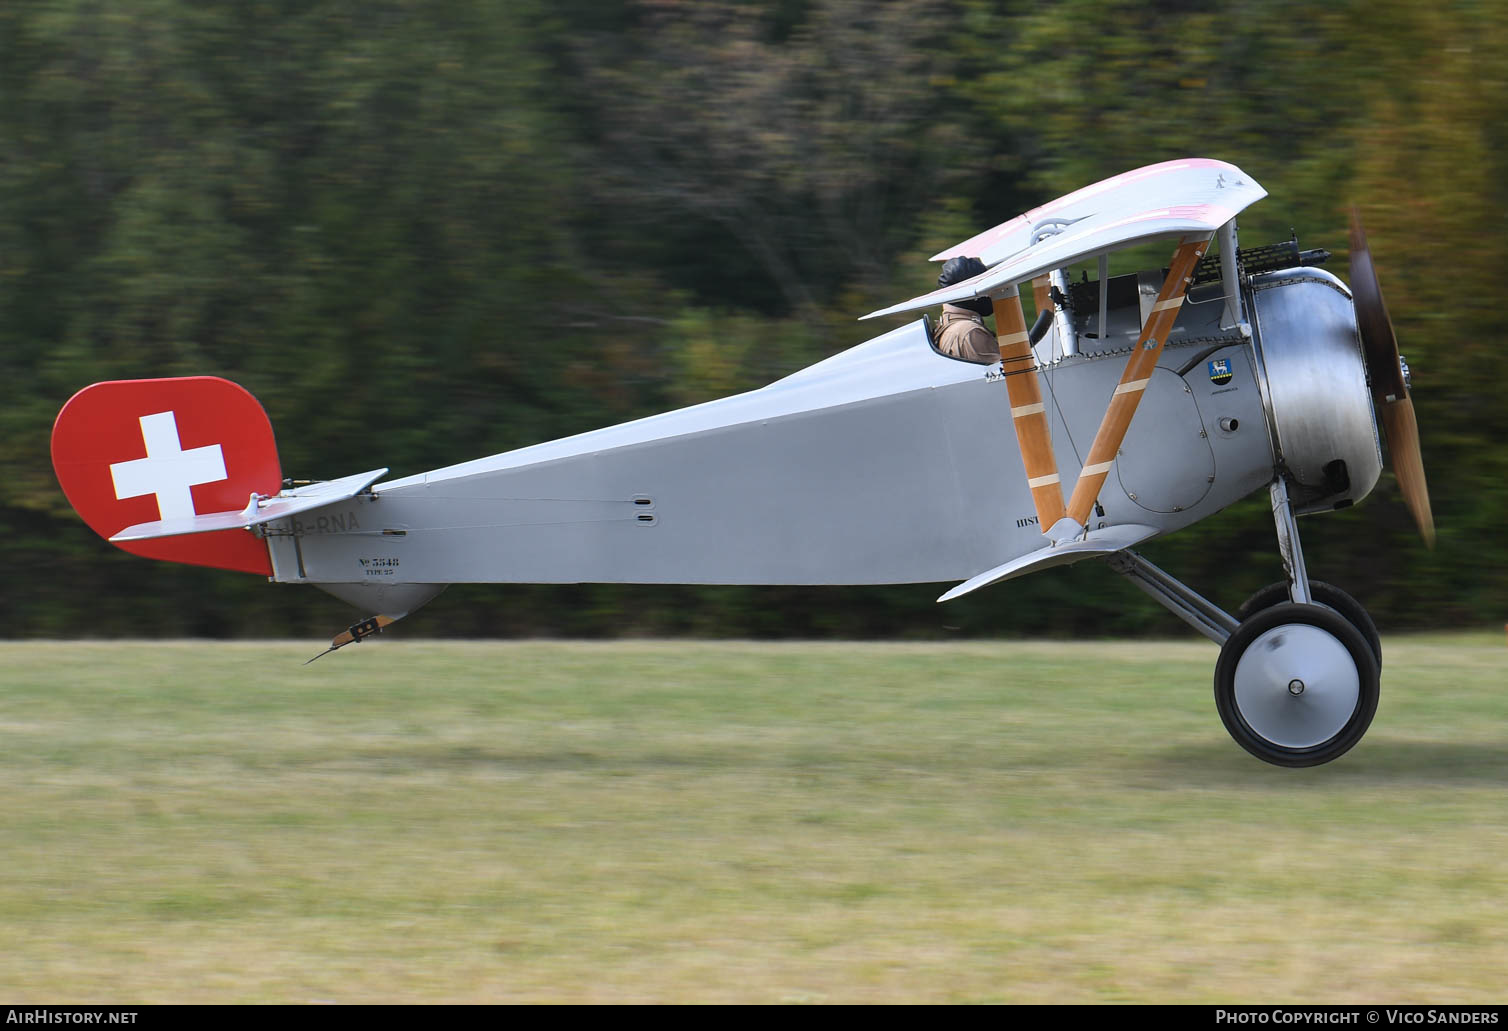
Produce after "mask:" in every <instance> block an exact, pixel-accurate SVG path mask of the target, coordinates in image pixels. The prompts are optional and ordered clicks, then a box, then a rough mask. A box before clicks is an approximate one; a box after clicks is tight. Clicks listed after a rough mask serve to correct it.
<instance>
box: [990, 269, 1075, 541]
mask: <svg viewBox="0 0 1508 1031" xmlns="http://www.w3.org/2000/svg"><path fill="white" fill-rule="evenodd" d="M1044 293H1045V291H1044ZM1040 303H1041V302H1039V304H1040ZM1048 303H1049V304H1050V303H1051V302H1050V301H1049V302H1048ZM994 304H995V332H996V337H995V339H996V342H997V343H999V345H1000V371H1001V372H1003V373H1004V374H1005V392H1006V396H1007V397H1008V398H1009V399H1010V402H1011V422H1013V423H1014V424H1015V426H1016V441H1017V442H1018V443H1019V444H1020V445H1021V464H1022V465H1023V466H1025V467H1026V485H1027V486H1028V487H1030V488H1031V492H1032V504H1033V505H1035V506H1036V508H1037V523H1038V524H1039V525H1040V526H1041V527H1042V532H1043V533H1046V532H1047V528H1048V527H1050V526H1052V525H1054V524H1055V523H1057V522H1058V520H1060V519H1062V518H1063V511H1064V510H1063V485H1062V484H1061V483H1060V482H1059V480H1058V462H1057V459H1056V458H1054V457H1053V453H1052V436H1051V434H1050V432H1049V429H1048V425H1047V409H1046V407H1045V406H1044V405H1043V404H1042V384H1041V383H1040V382H1038V380H1037V356H1036V354H1035V353H1033V351H1032V345H1031V338H1030V335H1029V334H1028V333H1027V331H1026V313H1025V312H1023V311H1022V310H1021V291H1020V290H1019V289H1018V288H1017V287H1016V285H1015V284H1014V283H1013V284H1011V285H1010V286H1009V287H1008V288H1007V289H1006V291H1005V292H1003V293H1002V294H1001V295H1000V296H997V297H995V298H994ZM1039 310H1042V311H1046V310H1047V309H1046V307H1042V308H1040V309H1039Z"/></svg>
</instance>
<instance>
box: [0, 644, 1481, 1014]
mask: <svg viewBox="0 0 1508 1031" xmlns="http://www.w3.org/2000/svg"><path fill="white" fill-rule="evenodd" d="M1384 648H1385V650H1386V665H1385V671H1384V676H1383V696H1382V704H1381V706H1380V708H1379V711H1378V716H1377V719H1376V722H1375V723H1374V724H1373V726H1372V730H1371V732H1370V733H1369V734H1368V736H1367V737H1366V738H1365V739H1364V740H1363V741H1362V743H1361V744H1360V745H1359V746H1358V747H1357V748H1356V749H1355V750H1354V751H1353V752H1352V753H1350V754H1349V755H1347V756H1345V757H1343V758H1342V759H1341V760H1339V761H1338V762H1336V763H1333V764H1331V765H1329V766H1324V767H1319V768H1316V769H1310V770H1284V769H1278V768H1275V767H1270V766H1266V765H1264V764H1262V763H1260V762H1258V761H1257V760H1255V759H1253V758H1251V757H1249V756H1248V755H1247V754H1246V753H1245V752H1243V751H1241V749H1240V748H1239V747H1238V746H1237V745H1236V744H1235V743H1234V742H1232V741H1231V740H1230V739H1229V738H1228V737H1227V736H1226V734H1225V731H1224V729H1223V728H1222V727H1221V725H1220V722H1219V718H1218V716H1217V715H1216V714H1215V709H1214V703H1213V700H1212V697H1211V689H1210V672H1211V668H1212V665H1213V662H1214V659H1215V648H1214V647H1213V646H1212V645H1209V644H1206V643H1203V642H1198V641H1188V642H1178V643H1073V644H1063V643H1030V644H1028V643H999V644H983V643H970V644H957V645H910V644H903V645H888V644H882V645H874V644H721V643H674V642H667V643H661V642H645V643H603V644H598V643H593V644H580V643H435V644H429V643H411V642H385V641H379V642H372V643H368V644H364V645H362V646H361V647H359V648H348V649H346V650H344V651H342V652H340V653H339V654H337V655H332V656H329V657H327V658H325V659H322V660H321V661H320V662H318V663H316V664H315V665H313V666H309V667H304V666H301V665H300V663H301V662H303V660H304V659H306V658H308V657H309V655H311V654H312V653H313V651H314V650H317V649H315V648H314V647H312V646H311V645H310V644H309V643H307V642H301V643H297V644H210V643H47V644H32V643H6V644H0V659H3V672H0V687H3V690H0V789H3V791H4V803H3V809H0V814H3V815H0V1000H4V1001H5V1002H7V1003H20V1002H28V1003H36V1002H44V1001H53V1002H75V1003H78V1002H135V1003H152V1002H213V1003H219V1002H225V1003H232V1002H290V1003H305V1002H316V1001H333V1002H429V1001H449V1002H515V1001H585V1002H625V1001H632V1002H637V1001H644V1002H665V1001H676V1002H684V1001H705V1002H763V1001H768V1002H787V1001H811V1002H883V1001H914V1002H972V1001H1006V1002H1098V1001H1106V1002H1119V1001H1155V1002H1215V1001H1233V1002H1242V1001H1244V1002H1258V1001H1269V1002H1301V1001H1309V1002H1369V1003H1380V1002H1456V1003H1462V1002H1502V1001H1503V1000H1504V997H1505V995H1508V990H1505V987H1504V984H1505V971H1508V791H1505V789H1508V644H1505V641H1504V638H1503V636H1502V635H1501V634H1480V635H1457V636H1450V637H1443V636H1441V637H1418V638H1398V639H1388V640H1385V641H1384Z"/></svg>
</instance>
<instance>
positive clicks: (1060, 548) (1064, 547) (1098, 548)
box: [937, 523, 1159, 601]
mask: <svg viewBox="0 0 1508 1031" xmlns="http://www.w3.org/2000/svg"><path fill="white" fill-rule="evenodd" d="M1158 533H1159V531H1158V530H1157V528H1156V527H1152V526H1140V525H1138V524H1136V523H1127V524H1124V525H1121V526H1107V527H1105V528H1104V529H1102V530H1090V531H1089V533H1088V535H1087V536H1085V537H1084V538H1083V539H1082V540H1076V541H1068V542H1065V543H1063V544H1049V545H1048V546H1047V547H1045V548H1038V549H1037V550H1036V551H1033V552H1031V553H1030V554H1027V555H1022V556H1021V557H1020V558H1014V559H1011V560H1010V561H1009V562H1006V563H1004V564H1002V565H998V566H996V567H995V568H994V569H987V570H985V571H984V572H983V573H980V574H979V575H978V576H976V577H972V578H971V579H968V580H965V581H964V582H963V583H961V584H959V585H958V586H957V587H955V588H953V589H952V590H951V591H949V592H948V593H947V594H944V595H943V596H942V597H941V598H938V599H937V600H938V601H952V600H953V599H954V598H961V597H963V596H964V595H965V594H968V593H970V592H971V591H977V590H979V588H981V587H988V586H989V585H990V584H993V583H999V582H1000V581H1001V580H1013V579H1015V578H1016V577H1018V576H1025V575H1026V574H1027V573H1035V572H1036V571H1037V570H1039V569H1050V568H1051V567H1053V566H1066V565H1068V564H1069V563H1072V562H1078V561H1080V560H1081V559H1086V558H1094V557H1095V556H1098V555H1113V554H1114V553H1115V552H1117V551H1124V550H1126V549H1127V548H1130V547H1134V546H1135V545H1137V544H1140V543H1141V542H1142V541H1144V540H1146V539H1147V538H1149V537H1155V536H1156V535H1157V534H1158Z"/></svg>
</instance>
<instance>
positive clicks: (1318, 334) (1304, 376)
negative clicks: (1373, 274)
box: [1247, 268, 1382, 513]
mask: <svg viewBox="0 0 1508 1031" xmlns="http://www.w3.org/2000/svg"><path fill="white" fill-rule="evenodd" d="M1247 289H1248V290H1249V294H1248V298H1249V304H1248V310H1249V311H1251V312H1252V337H1253V345H1254V350H1255V352H1256V359H1257V374H1258V375H1257V378H1258V382H1259V384H1260V386H1261V390H1262V405H1263V408H1264V409H1265V410H1266V415H1267V425H1268V429H1269V432H1270V433H1271V436H1272V444H1273V452H1274V454H1275V455H1276V456H1277V457H1278V460H1279V461H1280V462H1281V463H1282V467H1283V468H1285V469H1286V470H1287V472H1288V475H1289V477H1290V483H1291V495H1292V497H1293V501H1294V504H1295V507H1296V508H1297V510H1298V511H1299V512H1301V513H1306V512H1319V511H1324V510H1327V509H1332V508H1344V507H1346V506H1347V505H1350V504H1353V503H1355V502H1357V501H1360V500H1361V499H1362V498H1364V497H1366V496H1367V494H1368V493H1370V492H1371V490H1372V488H1373V487H1374V486H1375V485H1376V483H1377V478H1378V476H1380V475H1381V473H1382V449H1381V446H1380V444H1379V442H1378V437H1377V418H1376V414H1375V412H1374V411H1373V408H1372V395H1371V391H1370V390H1369V389H1368V386H1367V371H1366V363H1365V359H1364V357H1363V355H1362V350H1361V342H1360V338H1359V336H1358V334H1357V329H1356V310H1355V307H1354V306H1353V304H1352V300H1351V291H1350V290H1348V289H1347V288H1346V285H1345V284H1344V283H1342V282H1341V281H1340V280H1339V279H1337V278H1336V277H1335V276H1333V275H1331V274H1330V273H1328V272H1326V271H1324V270H1322V269H1317V268H1291V269H1285V270H1283V271H1280V272H1270V273H1265V274H1263V275H1258V276H1253V277H1252V278H1251V280H1250V282H1249V285H1248V287H1247Z"/></svg>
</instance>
